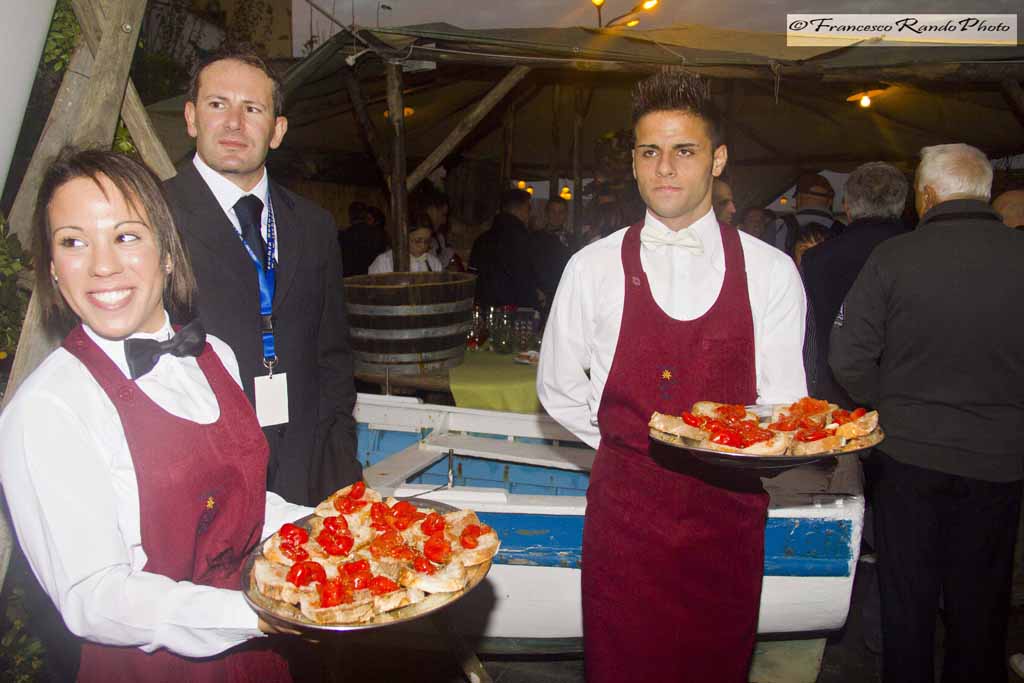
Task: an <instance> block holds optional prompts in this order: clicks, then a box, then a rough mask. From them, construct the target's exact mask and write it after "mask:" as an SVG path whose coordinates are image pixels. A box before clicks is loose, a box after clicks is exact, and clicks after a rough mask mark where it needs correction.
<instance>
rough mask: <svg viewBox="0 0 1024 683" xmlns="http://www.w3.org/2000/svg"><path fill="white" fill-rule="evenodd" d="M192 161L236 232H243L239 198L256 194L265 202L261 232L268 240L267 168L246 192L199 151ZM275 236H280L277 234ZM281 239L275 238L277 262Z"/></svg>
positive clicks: (268, 200) (268, 196)
mask: <svg viewBox="0 0 1024 683" xmlns="http://www.w3.org/2000/svg"><path fill="white" fill-rule="evenodd" d="M192 163H193V164H194V165H195V167H196V170H197V171H199V175H200V176H202V178H203V180H205V181H206V185H207V187H209V188H210V192H213V196H214V198H215V199H216V200H217V203H218V204H220V208H221V209H223V210H224V213H225V214H226V215H227V217H228V220H229V221H231V225H233V226H235V232H237V233H238V234H239V235H241V234H242V225H241V223H239V221H238V215H237V214H235V204H236V203H238V200H239V199H241V198H242V197H244V196H245V195H247V194H251V195H255V196H256V197H258V198H259V200H260V201H261V202H263V212H262V213H261V214H260V234H261V235H263V241H264V242H267V216H268V215H270V211H269V209H268V208H267V207H268V205H269V204H270V192H269V188H270V183H269V181H268V180H267V169H266V167H264V168H263V175H262V176H261V177H260V181H259V182H258V183H256V185H255V186H254V187H253V188H252V189H251V190H249V191H248V192H246V191H245V190H243V189H242V188H240V187H239V186H238V185H235V184H234V183H233V182H231V181H230V180H228V179H227V178H225V177H224V176H222V175H221V174H220V173H217V171H215V170H213V169H212V168H210V166H209V165H208V164H207V163H206V162H205V161H203V160H202V158H200V156H199V154H198V153H197V154H196V155H195V156H194V157H192ZM275 237H277V238H279V237H280V236H279V235H277V234H275ZM279 241H280V239H275V240H274V253H273V254H271V256H272V257H273V259H274V261H275V262H277V261H278V258H277V253H278V248H277V243H278V242H279Z"/></svg>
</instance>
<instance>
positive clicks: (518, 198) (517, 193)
mask: <svg viewBox="0 0 1024 683" xmlns="http://www.w3.org/2000/svg"><path fill="white" fill-rule="evenodd" d="M532 198H533V196H532V195H531V194H530V193H529V192H527V191H526V190H515V189H512V190H505V191H504V192H502V193H501V210H502V211H508V210H509V209H511V208H514V207H522V206H529V205H530V200H531V199H532Z"/></svg>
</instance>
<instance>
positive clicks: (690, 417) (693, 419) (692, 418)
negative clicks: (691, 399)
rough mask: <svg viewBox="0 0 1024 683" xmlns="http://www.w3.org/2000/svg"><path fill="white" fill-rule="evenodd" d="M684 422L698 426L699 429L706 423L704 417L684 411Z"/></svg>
mask: <svg viewBox="0 0 1024 683" xmlns="http://www.w3.org/2000/svg"><path fill="white" fill-rule="evenodd" d="M683 422H685V423H686V424H688V425H690V426H691V427H697V428H698V429H699V428H701V427H702V426H703V425H704V418H703V417H697V416H696V415H694V414H693V413H683Z"/></svg>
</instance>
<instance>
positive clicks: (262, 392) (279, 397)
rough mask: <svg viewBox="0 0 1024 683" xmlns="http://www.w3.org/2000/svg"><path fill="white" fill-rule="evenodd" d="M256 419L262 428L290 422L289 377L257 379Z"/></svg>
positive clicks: (278, 376)
mask: <svg viewBox="0 0 1024 683" xmlns="http://www.w3.org/2000/svg"><path fill="white" fill-rule="evenodd" d="M256 419H258V420H259V422H260V427H270V426H271V425H279V424H285V423H286V422H288V375H287V374H286V373H283V372H282V373H275V374H274V375H271V376H263V377H256Z"/></svg>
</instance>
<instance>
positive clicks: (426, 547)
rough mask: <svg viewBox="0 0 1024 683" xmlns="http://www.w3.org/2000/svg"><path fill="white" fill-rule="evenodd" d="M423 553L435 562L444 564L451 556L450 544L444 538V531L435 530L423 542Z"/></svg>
mask: <svg viewBox="0 0 1024 683" xmlns="http://www.w3.org/2000/svg"><path fill="white" fill-rule="evenodd" d="M423 554H424V555H426V556H427V559H429V560H431V561H432V562H436V563H437V564H444V563H446V562H447V561H448V560H450V559H451V557H452V546H451V544H450V543H448V541H446V540H445V538H444V533H442V532H440V531H439V532H437V533H435V534H433V535H432V536H431V537H430V538H428V539H427V542H426V543H424V544H423Z"/></svg>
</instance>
